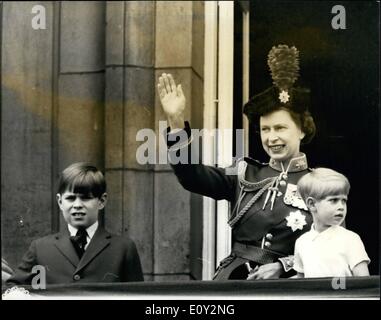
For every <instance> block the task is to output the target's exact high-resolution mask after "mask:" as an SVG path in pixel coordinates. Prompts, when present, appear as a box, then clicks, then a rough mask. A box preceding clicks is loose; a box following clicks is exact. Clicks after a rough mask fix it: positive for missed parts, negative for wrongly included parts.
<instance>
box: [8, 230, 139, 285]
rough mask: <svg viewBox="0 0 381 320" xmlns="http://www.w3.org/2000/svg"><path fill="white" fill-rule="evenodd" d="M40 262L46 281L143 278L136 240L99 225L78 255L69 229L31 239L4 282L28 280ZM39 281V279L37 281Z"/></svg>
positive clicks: (132, 279)
mask: <svg viewBox="0 0 381 320" xmlns="http://www.w3.org/2000/svg"><path fill="white" fill-rule="evenodd" d="M36 265H40V266H43V267H44V268H45V272H46V284H59V283H61V284H62V283H81V282H82V283H85V282H126V281H143V273H142V268H141V264H140V258H139V254H138V252H137V250H136V246H135V243H134V242H133V241H132V240H131V239H129V238H127V237H121V236H116V235H112V234H110V233H108V232H107V231H106V230H105V229H103V228H102V227H100V226H99V227H98V229H97V231H96V232H95V234H94V236H93V238H92V239H91V241H90V243H89V245H88V247H87V249H86V251H85V253H84V255H83V256H82V258H81V259H79V258H78V256H77V254H76V252H75V249H74V247H73V244H72V243H71V241H70V235H69V231H68V230H66V231H63V232H61V233H57V234H54V235H49V236H46V237H43V238H40V239H37V240H34V241H33V242H32V243H31V245H30V248H29V250H28V251H27V252H26V254H25V255H24V257H23V259H22V262H21V264H20V265H19V266H18V268H17V269H16V271H15V274H14V275H13V276H12V277H11V278H10V279H8V281H7V284H11V285H14V284H31V281H32V278H33V277H34V276H36V275H39V276H40V277H41V276H42V273H41V271H40V270H39V269H37V270H38V271H37V272H36V271H35V272H34V273H32V268H33V267H34V266H36ZM38 283H39V282H38Z"/></svg>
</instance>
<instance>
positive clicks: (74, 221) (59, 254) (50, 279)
mask: <svg viewBox="0 0 381 320" xmlns="http://www.w3.org/2000/svg"><path fill="white" fill-rule="evenodd" d="M57 202H58V205H59V207H60V210H61V212H62V214H63V217H64V219H65V221H66V223H67V227H65V228H64V230H63V231H62V232H60V233H57V234H54V235H49V236H46V237H43V238H40V239H37V240H34V241H33V242H32V244H31V245H30V248H29V250H28V251H27V252H26V254H25V255H24V257H23V259H22V262H21V264H20V265H19V266H18V268H17V269H16V270H15V274H14V275H13V276H12V277H11V278H10V279H9V280H8V281H7V283H8V284H31V283H32V279H33V278H34V277H35V276H36V273H34V272H35V271H34V270H35V269H34V268H33V267H35V266H40V268H41V267H43V269H44V271H45V272H44V273H45V277H46V279H45V280H46V284H58V283H77V282H82V283H86V282H126V281H143V273H142V268H141V264H140V258H139V254H138V252H137V249H136V246H135V243H134V242H133V241H132V240H131V239H129V238H127V237H121V236H116V235H113V234H110V233H108V232H107V231H106V230H105V229H104V228H103V227H101V226H100V225H99V223H98V216H99V211H100V210H102V209H103V208H104V207H105V205H106V202H107V194H106V182H105V179H104V176H103V174H102V173H101V172H100V171H99V170H98V169H97V168H96V167H94V166H92V165H90V164H87V163H74V164H72V165H70V166H69V167H68V168H66V169H65V170H64V171H63V172H62V174H61V177H60V181H59V187H58V193H57ZM33 269H34V270H33ZM41 274H42V273H41Z"/></svg>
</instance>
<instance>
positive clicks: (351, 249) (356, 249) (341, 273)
mask: <svg viewBox="0 0 381 320" xmlns="http://www.w3.org/2000/svg"><path fill="white" fill-rule="evenodd" d="M363 261H366V262H368V263H369V262H370V259H369V257H368V255H367V253H366V251H365V247H364V244H363V243H362V241H361V239H360V237H359V236H358V235H357V234H356V233H354V232H352V231H350V230H347V229H345V228H343V227H341V226H331V227H329V228H328V229H327V230H325V231H323V232H320V233H319V232H317V231H316V230H315V229H314V225H313V224H312V226H311V230H310V231H309V232H306V233H305V234H303V235H302V236H301V237H299V238H298V239H297V240H296V243H295V261H294V269H295V270H296V271H297V272H300V273H304V277H306V278H314V277H345V276H353V272H352V271H353V268H354V267H355V266H356V265H357V264H359V263H360V262H363Z"/></svg>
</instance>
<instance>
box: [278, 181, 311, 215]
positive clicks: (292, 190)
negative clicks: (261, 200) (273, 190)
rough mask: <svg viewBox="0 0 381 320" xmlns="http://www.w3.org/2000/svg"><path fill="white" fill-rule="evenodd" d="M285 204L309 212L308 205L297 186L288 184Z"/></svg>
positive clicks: (284, 198)
mask: <svg viewBox="0 0 381 320" xmlns="http://www.w3.org/2000/svg"><path fill="white" fill-rule="evenodd" d="M283 202H284V203H285V204H288V205H290V206H293V207H295V208H298V209H302V210H305V211H308V208H307V206H306V204H305V203H304V201H303V199H302V197H301V196H300V194H299V192H298V190H297V186H296V184H292V183H289V184H287V188H286V192H285V195H284V197H283Z"/></svg>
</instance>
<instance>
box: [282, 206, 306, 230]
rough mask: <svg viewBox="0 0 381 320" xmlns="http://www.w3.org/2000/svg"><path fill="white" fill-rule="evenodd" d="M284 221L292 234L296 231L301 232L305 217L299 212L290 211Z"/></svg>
mask: <svg viewBox="0 0 381 320" xmlns="http://www.w3.org/2000/svg"><path fill="white" fill-rule="evenodd" d="M286 220H287V227H290V228H291V229H292V231H293V232H295V231H296V230H298V229H299V230H303V227H304V226H305V225H306V224H307V222H306V216H305V215H304V214H302V212H301V211H300V210H296V211H291V212H290V214H289V215H288V217H286Z"/></svg>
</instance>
